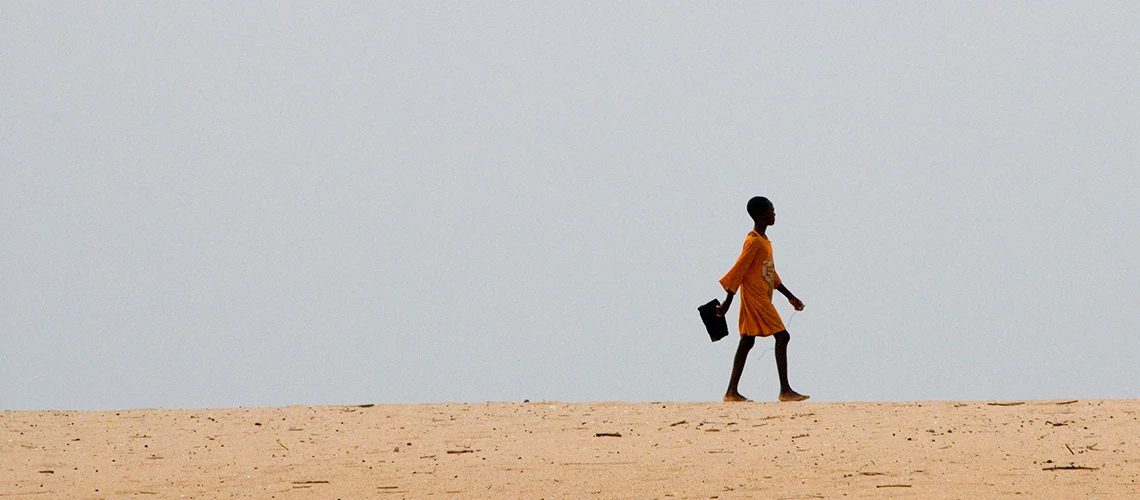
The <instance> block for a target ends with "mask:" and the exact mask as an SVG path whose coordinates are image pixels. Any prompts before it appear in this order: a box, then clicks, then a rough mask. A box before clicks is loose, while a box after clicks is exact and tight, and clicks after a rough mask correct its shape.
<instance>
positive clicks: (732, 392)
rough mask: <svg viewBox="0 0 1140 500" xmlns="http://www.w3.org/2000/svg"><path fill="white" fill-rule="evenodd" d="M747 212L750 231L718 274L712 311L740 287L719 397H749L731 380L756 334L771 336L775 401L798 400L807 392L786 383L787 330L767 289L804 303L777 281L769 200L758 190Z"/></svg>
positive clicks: (721, 311) (725, 307) (721, 307)
mask: <svg viewBox="0 0 1140 500" xmlns="http://www.w3.org/2000/svg"><path fill="white" fill-rule="evenodd" d="M748 215H749V216H750V217H752V221H753V223H754V225H753V228H752V231H751V232H749V233H748V236H747V237H746V238H745V239H744V250H743V251H741V252H740V258H738V259H736V264H735V265H733V266H732V269H731V270H730V271H728V274H726V275H724V277H723V278H721V279H720V284H721V286H722V287H724V290H725V292H727V293H728V295H727V296H726V297H725V299H724V303H722V304H721V305H719V306H717V309H716V312H717V314H718V315H720V316H724V314H725V313H726V312H728V308H729V307H730V306H731V305H732V298H733V297H734V296H735V295H736V291H737V290H740V345H739V346H737V348H736V357H735V358H734V359H733V362H732V377H731V378H729V380H728V392H726V393H725V394H724V400H725V401H750V400H749V399H748V398H746V397H744V396H742V395H740V392H739V391H737V387H736V386H737V384H739V383H740V375H741V374H743V373H744V362H745V361H747V359H748V351H750V350H751V349H752V346H753V345H754V344H755V343H756V337H770V336H775V337H776V369H777V371H779V373H780V401H803V400H805V399H807V398H808V396H805V395H803V394H800V393H798V392H796V391H793V390H792V387H791V386H790V385H788V341H789V340H791V336H790V335H788V330H787V329H786V328H784V322H783V321H782V320H781V319H780V313H779V312H777V311H776V307H775V306H774V305H772V291H773V290H778V291H779V292H780V293H782V294H784V297H787V299H788V302H790V303H791V304H792V307H794V308H795V309H796V310H797V311H802V310H803V309H804V303H803V302H801V301H800V299H798V298H796V296H795V295H793V294H792V292H790V291H789V290H788V289H787V288H786V287H784V284H783V282H782V281H780V275H779V274H776V266H775V264H773V262H772V243H771V242H770V241H768V236H767V234H766V231H767V229H768V226H771V225H773V224H775V223H776V209H775V207H774V206H773V205H772V202H771V201H769V200H768V199H767V198H764V197H762V196H757V197H754V198H752V199H751V200H748Z"/></svg>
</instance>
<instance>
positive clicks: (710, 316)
mask: <svg viewBox="0 0 1140 500" xmlns="http://www.w3.org/2000/svg"><path fill="white" fill-rule="evenodd" d="M719 305H720V301H719V300H716V299H712V300H711V301H710V302H709V303H708V304H705V305H703V306H701V307H698V308H697V311H699V312H700V313H701V321H703V322H704V323H705V330H708V331H709V338H710V339H712V341H713V342H716V341H718V340H720V339H723V338H725V337H727V336H728V322H727V321H725V320H724V316H717V315H716V306H719Z"/></svg>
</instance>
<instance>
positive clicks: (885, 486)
mask: <svg viewBox="0 0 1140 500" xmlns="http://www.w3.org/2000/svg"><path fill="white" fill-rule="evenodd" d="M875 487H876V488H910V485H909V484H880V485H877V486H875Z"/></svg>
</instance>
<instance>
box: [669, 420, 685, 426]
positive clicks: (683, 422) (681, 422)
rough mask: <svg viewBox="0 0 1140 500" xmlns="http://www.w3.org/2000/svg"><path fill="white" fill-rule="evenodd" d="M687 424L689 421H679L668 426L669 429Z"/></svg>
mask: <svg viewBox="0 0 1140 500" xmlns="http://www.w3.org/2000/svg"><path fill="white" fill-rule="evenodd" d="M687 423H689V421H688V420H682V421H680V422H673V423H671V424H669V427H676V426H678V425H681V424H687Z"/></svg>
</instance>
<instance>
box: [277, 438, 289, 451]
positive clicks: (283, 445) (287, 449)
mask: <svg viewBox="0 0 1140 500" xmlns="http://www.w3.org/2000/svg"><path fill="white" fill-rule="evenodd" d="M277 444H278V445H279V446H281V447H282V448H285V451H289V447H288V446H285V443H282V442H281V440H280V439H278V440H277Z"/></svg>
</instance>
